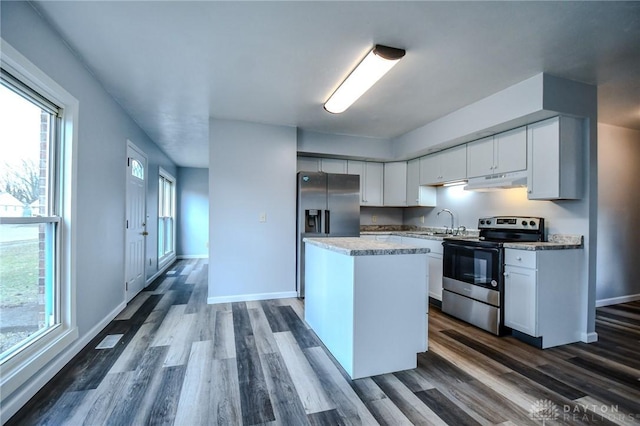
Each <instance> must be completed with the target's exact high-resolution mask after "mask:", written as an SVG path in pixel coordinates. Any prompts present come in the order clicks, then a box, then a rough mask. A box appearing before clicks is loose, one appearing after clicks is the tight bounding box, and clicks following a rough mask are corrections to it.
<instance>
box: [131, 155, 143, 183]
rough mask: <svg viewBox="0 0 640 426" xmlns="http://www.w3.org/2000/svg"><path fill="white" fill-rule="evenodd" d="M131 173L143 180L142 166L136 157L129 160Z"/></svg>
mask: <svg viewBox="0 0 640 426" xmlns="http://www.w3.org/2000/svg"><path fill="white" fill-rule="evenodd" d="M131 174H132V175H133V176H134V177H137V178H138V179H141V180H144V166H143V165H142V164H140V162H139V161H138V160H136V159H132V160H131Z"/></svg>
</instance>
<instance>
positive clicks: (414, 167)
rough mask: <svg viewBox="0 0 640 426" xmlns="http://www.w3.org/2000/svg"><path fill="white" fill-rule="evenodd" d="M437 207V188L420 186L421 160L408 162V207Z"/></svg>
mask: <svg viewBox="0 0 640 426" xmlns="http://www.w3.org/2000/svg"><path fill="white" fill-rule="evenodd" d="M435 205H436V188H435V187H433V186H424V185H420V159H419V158H415V159H413V160H409V161H407V206H409V207H413V206H428V207H432V206H435Z"/></svg>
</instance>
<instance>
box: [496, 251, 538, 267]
mask: <svg viewBox="0 0 640 426" xmlns="http://www.w3.org/2000/svg"><path fill="white" fill-rule="evenodd" d="M504 264H505V265H512V266H520V267H523V268H531V269H536V268H537V262H536V252H535V251H532V250H516V249H505V251H504Z"/></svg>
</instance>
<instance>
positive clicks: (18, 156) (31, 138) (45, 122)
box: [0, 85, 54, 217]
mask: <svg viewBox="0 0 640 426" xmlns="http://www.w3.org/2000/svg"><path fill="white" fill-rule="evenodd" d="M53 122H54V120H53V119H52V116H51V114H50V113H49V112H47V111H43V110H42V109H40V107H38V106H36V105H35V104H33V103H32V102H31V101H29V100H28V99H25V98H23V97H22V96H20V95H18V94H17V93H15V92H14V91H12V90H9V89H8V88H7V87H5V86H4V85H0V152H1V153H2V155H1V156H0V216H11V217H29V216H38V215H40V216H48V215H51V214H52V212H51V208H50V207H52V206H49V187H48V185H47V183H48V178H49V158H50V139H51V136H52V134H53V132H52V125H53Z"/></svg>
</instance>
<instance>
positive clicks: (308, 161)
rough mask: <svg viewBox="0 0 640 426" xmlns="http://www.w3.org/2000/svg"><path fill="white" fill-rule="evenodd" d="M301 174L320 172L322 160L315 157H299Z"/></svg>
mask: <svg viewBox="0 0 640 426" xmlns="http://www.w3.org/2000/svg"><path fill="white" fill-rule="evenodd" d="M298 171H299V172H319V171H320V159H319V158H315V157H298Z"/></svg>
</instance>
